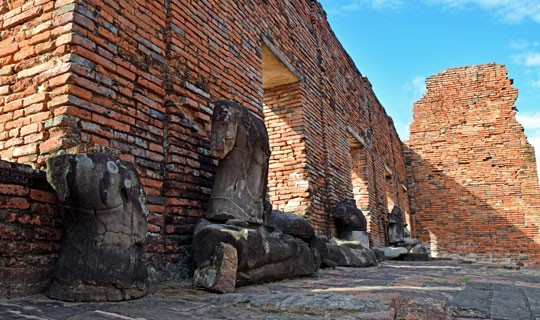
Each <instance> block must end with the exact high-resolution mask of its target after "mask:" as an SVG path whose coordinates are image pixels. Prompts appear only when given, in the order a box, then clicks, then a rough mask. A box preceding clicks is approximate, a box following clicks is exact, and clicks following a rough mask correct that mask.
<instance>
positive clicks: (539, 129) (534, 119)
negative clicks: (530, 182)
mask: <svg viewBox="0 0 540 320" xmlns="http://www.w3.org/2000/svg"><path fill="white" fill-rule="evenodd" d="M516 118H517V120H518V121H519V123H521V124H522V125H523V128H525V134H526V135H527V141H529V143H530V144H531V145H532V146H533V147H534V151H535V154H536V166H537V169H538V174H539V178H540V112H519V113H517V114H516Z"/></svg>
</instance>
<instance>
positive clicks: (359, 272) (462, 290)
mask: <svg viewBox="0 0 540 320" xmlns="http://www.w3.org/2000/svg"><path fill="white" fill-rule="evenodd" d="M152 291H153V292H152V293H151V294H149V295H148V296H146V297H145V298H143V299H139V300H135V301H129V302H123V303H63V302H58V301H53V300H48V299H47V298H45V297H44V296H32V297H27V298H18V299H11V300H0V319H73V320H74V319H159V320H165V319H235V320H239V319H512V320H514V319H535V320H538V319H540V269H522V270H507V269H500V268H489V267H485V266H479V265H471V264H460V263H458V262H453V261H430V262H396V261H387V262H384V263H382V264H381V265H379V266H377V267H370V268H362V269H352V268H337V269H335V270H322V271H321V273H320V275H319V277H317V278H302V279H294V280H286V281H281V282H275V283H270V284H265V285H257V286H249V287H243V288H237V289H236V291H235V293H233V294H225V295H217V294H213V293H208V292H205V291H201V290H194V289H192V288H182V287H181V286H179V285H178V284H177V285H173V284H171V285H168V286H160V287H158V288H155V289H153V290H152Z"/></svg>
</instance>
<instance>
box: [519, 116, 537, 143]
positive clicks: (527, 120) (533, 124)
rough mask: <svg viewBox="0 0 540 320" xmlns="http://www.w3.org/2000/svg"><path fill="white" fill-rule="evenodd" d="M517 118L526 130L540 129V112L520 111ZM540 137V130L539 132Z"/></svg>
mask: <svg viewBox="0 0 540 320" xmlns="http://www.w3.org/2000/svg"><path fill="white" fill-rule="evenodd" d="M516 118H517V120H518V121H519V123H521V124H522V125H523V127H524V128H525V129H526V130H540V112H519V113H517V114H516ZM538 138H540V132H538Z"/></svg>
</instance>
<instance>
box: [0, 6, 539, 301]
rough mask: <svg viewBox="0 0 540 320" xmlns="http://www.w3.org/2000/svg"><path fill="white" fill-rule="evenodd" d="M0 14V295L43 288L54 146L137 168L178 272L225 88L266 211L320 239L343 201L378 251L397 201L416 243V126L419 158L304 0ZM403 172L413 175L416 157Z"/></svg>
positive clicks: (158, 274) (152, 250) (186, 255)
mask: <svg viewBox="0 0 540 320" xmlns="http://www.w3.org/2000/svg"><path fill="white" fill-rule="evenodd" d="M0 15H2V18H1V19H0V21H1V22H0V31H1V32H2V38H1V41H0V65H1V66H2V67H1V69H0V99H1V100H0V158H1V159H3V160H2V162H0V169H1V170H0V174H2V175H1V176H0V178H1V180H0V230H1V233H0V252H1V255H0V277H1V278H2V279H8V278H9V279H11V280H12V281H11V282H3V283H2V284H1V286H3V287H2V289H4V287H5V288H7V291H4V290H3V291H4V292H8V293H7V294H9V295H18V294H27V293H33V292H40V291H42V290H43V286H45V285H46V283H47V275H48V272H49V270H50V267H51V265H52V262H53V261H54V259H55V257H56V254H57V252H58V248H59V241H60V238H61V222H60V217H59V212H58V210H57V202H56V199H55V198H54V194H52V193H51V192H52V191H51V189H50V187H48V186H47V184H46V183H45V180H44V176H43V172H42V171H39V169H43V168H44V165H45V161H46V159H47V158H48V157H50V156H52V155H55V154H57V153H58V152H59V151H60V150H66V149H71V150H75V151H76V150H79V151H81V150H82V151H84V150H87V149H88V148H89V149H96V148H98V149H99V147H101V148H102V149H103V148H106V150H107V151H109V152H115V153H118V154H120V157H121V158H122V159H123V160H127V161H131V162H133V163H134V164H135V165H136V167H137V168H138V171H139V173H140V175H141V181H142V183H143V184H144V185H145V189H146V191H147V193H148V201H147V206H148V209H149V211H150V214H149V217H148V222H149V223H148V258H149V261H150V269H151V270H150V271H151V272H150V274H151V275H152V277H153V279H154V280H156V279H157V280H159V279H170V278H171V277H187V276H189V273H190V270H191V267H190V245H191V240H192V232H193V226H194V224H195V223H196V221H197V220H198V219H199V218H200V217H201V216H203V214H204V212H205V210H206V203H207V199H208V197H209V194H210V191H211V187H212V183H213V177H214V173H215V167H216V161H215V160H214V159H212V158H211V157H210V156H209V133H210V118H211V115H212V110H213V102H214V101H215V100H217V99H234V100H236V101H238V102H239V103H241V104H242V105H244V106H246V107H248V108H249V109H250V110H251V111H252V112H253V113H254V114H256V115H257V116H259V117H261V118H264V119H265V122H266V126H267V128H268V134H269V138H270V145H271V149H272V156H271V160H270V161H271V162H270V170H269V171H270V172H269V193H270V200H271V202H272V203H273V205H274V208H275V209H280V210H285V211H288V212H294V213H296V214H299V215H303V216H305V217H306V218H308V219H309V221H310V222H311V223H312V225H313V226H314V227H315V228H316V229H317V230H318V231H319V232H320V233H321V234H326V235H328V236H331V235H333V234H334V233H335V228H334V226H333V220H332V217H331V214H330V212H329V210H330V209H331V208H332V206H333V205H334V204H336V203H337V202H339V201H342V200H343V199H345V198H354V199H355V200H356V202H357V205H358V207H359V208H361V209H362V211H363V212H364V213H365V214H366V216H367V219H368V231H369V232H370V241H371V244H372V245H373V246H384V245H387V243H388V238H387V237H388V236H387V232H386V227H387V220H388V212H389V211H390V210H391V209H392V207H393V206H394V205H398V206H399V207H401V209H402V211H403V212H404V215H405V219H406V221H407V222H408V223H409V224H411V223H414V224H415V229H414V230H417V231H418V232H419V235H421V236H422V237H424V238H423V240H426V239H427V238H425V236H424V235H423V234H422V230H424V229H423V228H424V227H423V225H422V223H423V221H421V220H422V219H421V217H423V213H422V212H421V210H423V209H424V207H421V206H420V203H423V202H422V196H424V195H425V194H426V193H421V192H420V189H419V188H420V186H421V182H420V181H418V182H415V183H414V184H411V181H409V184H410V186H409V188H408V187H407V172H406V162H405V158H404V154H405V153H407V152H408V153H407V154H409V155H416V154H422V149H421V148H420V149H417V146H420V142H416V140H415V139H416V138H414V137H415V135H416V132H413V133H412V135H411V142H410V148H411V150H415V152H416V153H412V152H410V151H407V152H404V151H406V150H404V147H403V144H402V142H401V141H400V140H399V137H398V135H397V133H396V130H395V128H394V125H393V121H392V119H391V118H390V117H389V116H388V115H387V114H386V112H385V110H384V108H383V106H382V105H381V104H380V102H379V101H378V99H377V97H376V96H375V93H374V92H373V90H372V88H371V84H370V83H369V81H368V79H367V78H366V77H364V76H362V75H361V74H360V72H359V71H358V70H357V69H356V67H355V65H354V63H353V61H352V60H351V58H350V57H349V56H348V54H347V53H346V52H345V50H344V49H343V47H342V46H341V44H340V43H339V41H338V40H337V38H336V37H335V35H334V34H333V31H332V30H331V28H330V26H329V24H328V22H327V20H326V14H325V13H324V10H323V9H322V7H321V5H320V4H319V3H317V2H316V1H313V0H295V1H285V0H264V1H256V2H250V1H244V2H242V4H241V5H240V4H239V2H237V1H205V2H200V1H194V2H189V1H175V0H172V1H164V2H155V1H154V2H152V1H137V2H128V1H111V0H60V1H51V0H34V1H29V0H26V1H25V0H15V1H6V0H1V1H0ZM291 30H294V32H290V31H291ZM508 90H509V91H510V88H508ZM512 90H513V89H512ZM512 119H513V118H512ZM415 121H417V117H415ZM512 121H514V120H512ZM416 124H418V125H423V124H424V123H419V122H415V124H414V125H416ZM426 124H427V123H426ZM414 125H413V127H414ZM516 126H517V123H516ZM516 128H517V127H516ZM425 138H426V140H427V138H428V137H425ZM419 139H420V138H419ZM426 148H427V146H426ZM531 150H532V149H531ZM4 160H5V161H4ZM7 161H9V162H7ZM408 161H412V162H413V163H414V161H416V160H411V158H410V157H409V160H408ZM23 164H26V165H23ZM30 166H31V167H30ZM418 166H420V165H418ZM409 169H410V170H409V171H410V172H409V178H410V177H416V175H415V174H414V172H415V170H416V167H415V166H414V165H413V166H411V167H410V168H409ZM411 170H412V171H411ZM528 170H533V169H531V168H528ZM529 172H532V171H529ZM529 172H526V171H523V173H521V175H522V176H525V175H526V174H528V173H529ZM523 179H525V178H523ZM426 183H427V185H428V186H431V184H429V183H430V182H426ZM531 183H532V182H531ZM410 189H414V191H415V192H416V193H414V194H410V193H411V192H410ZM537 189H538V187H537ZM427 190H430V189H427ZM524 195H525V194H524ZM531 196H532V195H531ZM413 198H414V199H413ZM409 199H411V202H412V203H414V204H415V206H416V207H415V208H416V212H417V214H416V216H414V217H415V218H412V217H413V216H411V215H410V211H409ZM524 201H525V200H524ZM427 207H428V206H425V208H427ZM446 211H448V210H446ZM536 219H537V218H536ZM527 228H529V227H527ZM528 230H529V229H528ZM464 237H465V236H464ZM439 239H442V238H439ZM427 240H429V239H427ZM537 240H538V239H536V241H537ZM441 241H442V240H441ZM524 242H525V241H524ZM440 244H442V243H440ZM439 248H443V247H439ZM450 249H451V248H450ZM450 249H449V250H450ZM525 249H526V248H524V250H525ZM529 249H531V250H532V249H534V248H529ZM536 250H537V249H536ZM439 252H442V251H440V249H439ZM536 252H538V251H536ZM460 253H461V252H460ZM534 258H535V256H533V255H531V256H530V259H531V260H530V261H533V259H534ZM536 259H537V260H536V261H538V258H537V256H536ZM25 279H34V280H25ZM25 281H26V282H25ZM32 283H40V285H35V286H33V285H32Z"/></svg>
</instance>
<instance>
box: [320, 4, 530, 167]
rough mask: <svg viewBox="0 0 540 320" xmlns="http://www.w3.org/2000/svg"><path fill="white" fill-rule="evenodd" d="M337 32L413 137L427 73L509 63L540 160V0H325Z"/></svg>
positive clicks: (405, 131) (396, 120) (404, 134)
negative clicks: (414, 114) (415, 110)
mask: <svg viewBox="0 0 540 320" xmlns="http://www.w3.org/2000/svg"><path fill="white" fill-rule="evenodd" d="M319 1H320V2H321V3H322V5H323V8H324V9H325V10H326V12H327V15H328V21H329V22H330V25H331V26H332V29H333V30H334V32H335V34H336V36H337V37H338V39H339V40H340V41H341V43H342V44H343V46H344V47H345V49H346V50H347V52H348V53H349V54H350V55H351V57H352V59H353V60H354V61H355V63H356V66H357V67H358V69H359V70H360V72H361V73H362V74H363V75H364V76H367V77H368V79H369V80H370V82H371V83H372V85H373V89H374V90H375V93H376V94H377V97H378V98H379V100H380V101H381V103H382V104H383V105H384V107H385V109H386V111H387V112H388V114H389V115H390V116H391V117H392V118H393V119H394V123H395V125H396V129H397V131H398V133H399V135H400V137H401V139H402V140H406V139H408V135H409V131H408V125H409V123H410V121H411V110H412V104H413V101H416V100H418V99H420V98H421V97H422V94H423V92H424V91H425V78H426V77H429V76H431V75H434V74H436V73H438V72H440V71H443V70H445V69H448V68H453V67H460V66H466V65H474V64H482V63H489V62H496V63H504V64H505V65H506V68H507V69H508V75H509V77H510V78H511V79H514V86H515V87H516V88H517V89H518V90H519V97H518V100H517V101H516V106H517V108H518V110H519V113H518V120H519V121H520V122H521V124H523V126H524V127H525V133H526V135H527V137H528V140H529V142H530V143H531V144H533V145H534V146H535V149H536V155H537V156H536V157H537V162H539V167H540V161H538V160H540V0H319Z"/></svg>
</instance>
